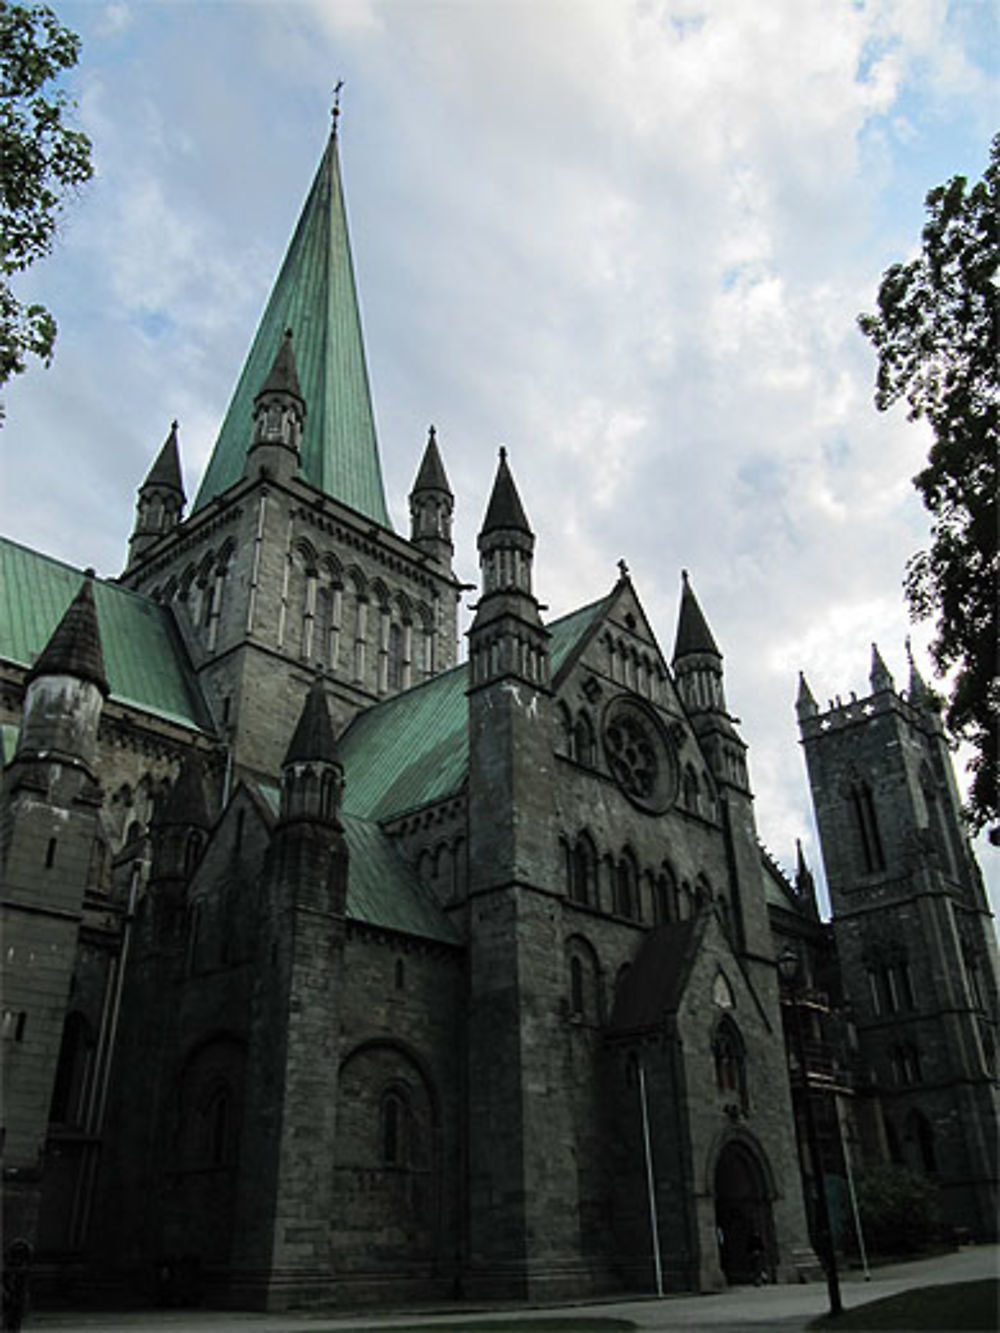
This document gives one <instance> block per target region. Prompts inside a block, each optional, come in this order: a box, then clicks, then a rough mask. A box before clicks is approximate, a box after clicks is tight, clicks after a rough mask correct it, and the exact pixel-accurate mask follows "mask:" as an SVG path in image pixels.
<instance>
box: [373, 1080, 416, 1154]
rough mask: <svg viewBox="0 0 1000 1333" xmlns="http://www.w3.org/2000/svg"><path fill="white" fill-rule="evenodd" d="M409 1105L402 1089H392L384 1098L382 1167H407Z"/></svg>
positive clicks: (382, 1112) (382, 1113)
mask: <svg viewBox="0 0 1000 1333" xmlns="http://www.w3.org/2000/svg"><path fill="white" fill-rule="evenodd" d="M408 1111H409V1108H408V1105H407V1100H406V1095H405V1093H404V1092H403V1090H402V1089H401V1088H397V1087H394V1088H390V1089H389V1090H388V1091H387V1092H385V1093H384V1094H383V1096H382V1107H381V1116H380V1140H381V1148H382V1165H383V1166H392V1167H397V1168H398V1167H405V1166H406V1165H407V1164H408V1160H409V1151H408V1147H409V1145H408V1121H409V1115H408Z"/></svg>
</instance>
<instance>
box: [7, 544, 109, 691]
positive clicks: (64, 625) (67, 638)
mask: <svg viewBox="0 0 1000 1333" xmlns="http://www.w3.org/2000/svg"><path fill="white" fill-rule="evenodd" d="M42 676H73V677H75V678H76V679H77V680H86V681H90V682H91V684H93V685H96V686H97V688H98V689H99V690H100V692H101V694H102V695H104V697H105V698H107V696H108V694H109V693H110V687H109V685H108V676H107V672H106V670H105V667H104V652H103V649H102V647H101V631H100V627H99V625H98V621H97V606H96V604H95V602H94V571H93V570H92V569H88V570H87V571H86V574H85V576H84V580H83V583H82V584H81V585H80V590H79V592H78V593H77V594H76V596H75V597H74V598H73V600H72V602H70V604H69V606H68V607H67V609H66V612H65V614H64V615H63V617H62V619H61V620H60V621H59V624H58V625H57V626H56V627H55V629H54V630H53V631H52V636H51V638H50V639H49V641H48V643H47V644H46V645H45V647H44V648H43V649H42V651H41V653H40V655H39V657H38V660H37V661H36V662H35V663H34V665H33V666H32V667H31V669H30V670H29V672H28V674H27V676H26V677H25V684H26V685H30V684H31V682H32V681H35V680H38V679H39V678H40V677H42Z"/></svg>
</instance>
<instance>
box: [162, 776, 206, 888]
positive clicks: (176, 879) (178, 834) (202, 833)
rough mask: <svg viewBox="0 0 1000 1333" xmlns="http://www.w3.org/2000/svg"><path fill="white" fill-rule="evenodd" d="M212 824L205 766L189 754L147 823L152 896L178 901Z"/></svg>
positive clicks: (192, 871) (199, 857)
mask: <svg viewBox="0 0 1000 1333" xmlns="http://www.w3.org/2000/svg"><path fill="white" fill-rule="evenodd" d="M213 823H214V820H213V818H212V815H211V811H210V809H209V803H208V795H207V793H206V790H205V769H204V766H203V764H202V761H201V759H200V757H199V756H198V755H197V754H193V753H189V754H187V755H185V757H184V759H183V761H182V763H181V766H180V770H179V772H178V774H177V778H176V779H175V781H174V784H173V786H172V787H171V788H170V790H169V791H168V792H167V794H166V796H164V797H163V799H162V800H161V801H160V802H159V805H158V806H157V808H156V810H155V811H154V812H153V817H152V819H151V820H150V825H149V832H150V838H151V841H152V844H153V855H152V864H151V866H150V875H149V883H150V888H151V890H152V891H153V893H154V895H156V896H158V897H159V898H160V899H161V900H166V899H169V900H170V901H171V903H180V902H181V900H182V899H183V897H184V894H185V890H186V888H187V883H188V881H189V880H190V878H191V876H192V875H193V873H194V871H195V869H196V868H197V865H198V862H199V860H200V859H201V853H202V851H203V850H204V847H205V843H206V842H207V841H208V834H209V831H210V830H211V828H212V825H213Z"/></svg>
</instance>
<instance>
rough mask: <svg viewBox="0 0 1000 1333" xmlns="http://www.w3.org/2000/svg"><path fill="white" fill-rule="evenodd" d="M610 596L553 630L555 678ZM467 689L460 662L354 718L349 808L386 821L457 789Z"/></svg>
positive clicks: (347, 762) (345, 755)
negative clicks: (458, 664)
mask: <svg viewBox="0 0 1000 1333" xmlns="http://www.w3.org/2000/svg"><path fill="white" fill-rule="evenodd" d="M607 600H608V599H607V598H606V597H603V598H601V599H600V601H597V602H592V603H591V604H590V605H589V606H585V607H581V608H580V610H578V611H574V612H573V613H572V614H571V615H568V616H563V617H562V619H561V620H556V621H554V622H553V623H552V624H551V625H550V626H549V627H548V628H549V631H550V633H551V635H552V638H551V640H550V642H549V651H550V662H551V669H552V675H553V677H554V676H555V674H556V672H557V671H558V670H559V668H560V667H561V666H562V664H563V662H564V661H566V660H567V658H568V656H569V654H570V653H571V652H572V651H573V649H574V648H575V647H576V646H577V644H578V643H579V642H580V640H581V639H582V637H583V635H584V634H585V633H586V632H587V630H589V629H590V627H591V626H592V625H593V624H594V622H595V620H596V619H597V618H598V616H599V614H600V612H601V611H603V609H604V607H605V605H606V603H607ZM468 688H469V673H468V664H467V663H463V664H462V665H461V666H457V667H453V668H452V670H451V671H445V672H442V674H441V675H440V676H434V677H433V678H432V679H431V680H428V681H426V682H425V683H424V684H423V685H418V686H417V687H416V689H412V690H407V691H406V693H405V694H399V695H396V697H395V698H393V699H387V700H386V701H385V702H384V703H381V704H377V705H376V706H375V707H374V708H370V709H369V710H368V711H367V712H366V713H361V714H360V715H359V716H358V717H356V718H355V719H354V721H353V722H352V723H351V725H350V726H349V727H348V729H347V730H346V731H345V732H344V734H343V735H342V736H341V738H340V757H341V760H342V762H343V765H344V810H345V812H346V813H348V814H352V815H357V816H361V817H363V818H366V819H388V818H391V817H392V816H393V815H399V814H403V813H404V811H407V810H413V809H416V808H418V807H419V806H423V805H430V804H432V803H433V802H435V801H440V800H443V799H444V798H445V797H446V796H451V795H453V794H454V793H456V792H457V791H458V790H459V789H460V787H461V786H462V783H463V782H464V781H465V775H466V771H467V769H468V766H469V725H468V724H469V707H468V701H467V698H466V692H467V690H468Z"/></svg>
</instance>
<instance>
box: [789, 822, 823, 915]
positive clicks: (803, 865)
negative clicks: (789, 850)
mask: <svg viewBox="0 0 1000 1333" xmlns="http://www.w3.org/2000/svg"><path fill="white" fill-rule="evenodd" d="M795 892H796V893H797V894H798V895H799V901H800V902H801V903H802V905H803V907H804V908H805V909H806V911H807V912H808V913H809V915H810V916H812V917H815V918H818V917H819V905H818V903H817V901H816V880H815V879H814V878H813V873H812V871H811V870H810V869H809V864H808V862H807V861H806V856H805V852H804V851H803V850H802V839H801V838H796V839H795Z"/></svg>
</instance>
